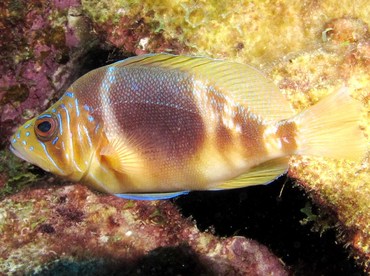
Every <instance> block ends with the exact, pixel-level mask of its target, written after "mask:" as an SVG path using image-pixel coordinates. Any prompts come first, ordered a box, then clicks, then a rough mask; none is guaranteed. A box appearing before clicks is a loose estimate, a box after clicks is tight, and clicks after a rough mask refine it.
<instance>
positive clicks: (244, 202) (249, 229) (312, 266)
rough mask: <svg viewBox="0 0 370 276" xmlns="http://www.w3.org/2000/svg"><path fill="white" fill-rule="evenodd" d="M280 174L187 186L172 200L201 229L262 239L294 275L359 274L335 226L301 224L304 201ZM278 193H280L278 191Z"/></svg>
mask: <svg viewBox="0 0 370 276" xmlns="http://www.w3.org/2000/svg"><path fill="white" fill-rule="evenodd" d="M286 180H287V179H286V177H281V178H280V179H278V180H277V181H275V182H273V183H271V184H269V185H266V186H254V187H248V188H243V189H237V190H229V191H217V192H193V193H190V194H189V195H187V196H183V197H180V198H178V199H177V200H175V203H176V204H177V205H178V206H179V207H180V208H181V210H182V211H181V212H182V213H183V214H184V216H192V217H193V218H194V219H195V220H196V223H197V226H198V227H199V228H200V229H201V230H203V231H204V230H207V229H211V231H214V233H215V234H216V235H219V236H234V235H239V236H245V237H247V238H251V239H254V240H256V241H258V242H260V243H261V244H264V245H266V246H267V247H268V248H269V249H270V250H271V251H272V252H273V253H275V254H276V255H277V256H278V257H279V258H281V259H282V260H283V262H284V263H285V264H286V265H287V266H288V267H290V268H291V270H292V271H293V273H294V275H362V272H361V269H360V268H358V267H356V265H355V262H354V260H353V259H352V258H349V257H348V251H347V250H345V249H344V248H343V245H341V244H337V243H336V239H335V232H334V230H333V229H330V230H328V231H326V232H324V233H323V234H322V236H321V237H320V234H319V233H316V232H312V231H311V227H312V224H308V225H302V224H301V223H300V220H302V219H304V218H306V217H307V216H306V215H305V214H304V213H303V212H302V211H301V209H302V208H304V207H305V205H306V203H307V202H308V201H309V199H308V198H307V196H306V195H305V194H304V192H303V191H302V190H301V189H299V188H298V187H294V185H293V183H292V181H291V180H288V181H287V183H286V184H285V187H284V188H283V191H282V193H281V189H282V187H283V185H284V182H285V181H286ZM280 193H281V197H280V196H279V195H280Z"/></svg>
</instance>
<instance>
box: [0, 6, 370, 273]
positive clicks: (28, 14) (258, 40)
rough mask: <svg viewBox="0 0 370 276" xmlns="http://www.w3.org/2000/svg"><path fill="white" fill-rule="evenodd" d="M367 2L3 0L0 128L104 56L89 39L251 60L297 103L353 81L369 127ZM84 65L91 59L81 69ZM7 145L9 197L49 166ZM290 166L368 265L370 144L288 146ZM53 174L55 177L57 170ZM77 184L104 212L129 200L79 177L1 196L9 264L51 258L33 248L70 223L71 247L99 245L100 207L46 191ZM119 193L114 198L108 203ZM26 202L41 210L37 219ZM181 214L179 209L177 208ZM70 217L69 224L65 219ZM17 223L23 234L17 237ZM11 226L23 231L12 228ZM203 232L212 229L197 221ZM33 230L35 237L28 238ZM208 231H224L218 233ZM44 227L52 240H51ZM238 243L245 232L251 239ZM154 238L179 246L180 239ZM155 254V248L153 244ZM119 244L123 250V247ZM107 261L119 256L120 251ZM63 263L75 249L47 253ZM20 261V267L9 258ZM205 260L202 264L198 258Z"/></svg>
mask: <svg viewBox="0 0 370 276" xmlns="http://www.w3.org/2000/svg"><path fill="white" fill-rule="evenodd" d="M369 12H370V5H369V4H368V2H367V1H365V0H358V1H349V0H345V1H342V2H341V4H340V5H338V3H337V2H336V1H333V0H324V1H293V2H292V1H286V0H279V1H252V2H251V1H231V2H230V1H229V2H227V3H226V2H223V1H219V2H217V1H191V0H188V1H180V0H179V1H155V0H145V1H136V0H133V1H123V0H115V1H108V0H107V1H105V0H103V1H85V0H82V1H81V2H80V1H77V0H71V1H58V0H54V1H43V0H31V1H23V0H4V1H2V2H1V3H0V60H1V63H0V76H1V77H0V133H1V134H2V137H8V136H9V135H10V134H11V133H12V131H13V130H14V128H15V127H16V126H17V125H19V124H20V123H22V122H24V121H25V120H26V119H28V118H30V117H33V116H34V115H35V114H37V113H39V112H40V111H43V110H44V109H45V108H46V107H47V106H49V105H50V103H51V102H52V101H54V100H55V99H57V98H58V96H59V95H60V94H61V93H62V92H63V91H64V89H65V88H66V87H67V86H68V85H69V84H70V83H72V82H73V80H75V79H76V78H77V77H78V75H80V74H82V73H84V72H85V71H86V70H87V69H88V68H89V67H93V65H91V63H94V62H95V60H98V59H100V58H101V57H99V56H97V55H89V54H88V53H89V52H91V50H92V49H96V48H98V49H108V51H110V53H111V57H110V58H109V59H111V61H114V58H115V54H116V53H117V52H119V53H118V56H120V57H122V56H129V55H133V54H141V53H147V52H161V51H165V52H172V53H185V54H194V55H207V56H211V57H219V58H226V59H230V60H237V61H240V62H245V63H250V64H253V65H255V66H258V67H260V68H261V70H263V71H264V72H265V73H266V74H267V75H268V76H269V77H271V79H273V80H274V82H275V83H276V84H277V85H278V86H279V87H280V88H281V91H282V93H284V94H285V95H286V96H287V98H288V99H289V100H290V102H291V103H292V106H293V107H294V109H295V110H296V111H297V112H298V111H300V110H302V109H304V108H306V107H308V106H310V105H312V104H314V103H316V102H317V101H318V100H319V99H320V98H322V97H324V96H325V95H327V94H329V93H330V92H332V91H334V90H336V89H338V88H340V87H341V86H343V85H346V86H348V87H349V89H350V92H351V95H352V96H353V97H354V98H356V99H358V100H359V101H361V102H362V103H363V106H364V110H363V111H362V112H363V118H364V119H363V123H362V126H361V127H362V128H363V130H364V135H367V137H369V135H370V127H369V114H370V112H369V108H370V106H369V99H370V97H369V91H370V90H369V86H370V79H369V74H368V72H369V69H370V68H369V66H370V39H369V24H370V19H369V17H368V14H369ZM110 49H116V50H110ZM98 53H99V52H98ZM104 62H106V60H104V61H102V62H101V63H99V62H98V64H100V65H103V64H104ZM86 64H88V66H87V65H86ZM82 65H84V68H83V69H82V71H81V66H82ZM333 143H335V141H333ZM6 145H7V139H6V138H3V139H1V140H0V149H1V153H0V155H1V156H0V160H1V163H0V184H1V185H0V186H1V188H2V192H1V196H2V197H4V196H6V195H8V194H9V193H13V192H14V191H18V190H19V189H20V188H21V187H23V186H25V185H27V184H29V183H31V184H32V185H34V184H35V182H36V181H35V180H36V178H37V179H39V178H40V177H42V176H41V175H40V174H39V173H38V172H37V171H34V170H33V169H31V168H32V167H30V166H28V165H24V164H19V163H17V162H16V161H14V158H9V155H8V153H6V151H5V150H3V149H4V148H5V146H6ZM17 171H19V174H17ZM289 175H290V176H291V177H293V178H295V179H297V180H298V181H297V183H298V184H299V185H301V187H303V189H304V190H305V191H306V192H307V193H308V195H309V196H310V197H311V198H312V199H313V201H314V203H315V204H316V205H317V206H319V207H320V210H322V211H325V212H327V213H329V214H331V216H332V218H333V219H335V221H336V223H335V224H336V227H337V236H338V239H339V240H340V241H341V242H343V243H344V244H345V245H347V246H349V248H350V249H351V252H352V255H353V256H354V257H355V258H357V259H358V263H359V264H361V265H362V266H363V269H364V270H365V271H367V272H368V273H370V238H369V236H370V228H369V225H370V206H369V202H370V201H369V198H370V186H369V183H370V178H369V175H370V173H369V157H368V155H367V157H365V158H364V160H363V161H362V162H361V163H351V162H348V161H334V160H328V159H323V158H314V157H307V156H301V157H293V158H292V159H291V168H290V171H289ZM49 182H57V181H56V180H54V179H52V180H50V181H49ZM14 183H17V187H16V188H12V187H13V186H14ZM76 191H81V193H82V194H84V195H86V194H89V195H90V198H93V199H94V200H95V201H98V202H99V204H98V206H100V211H101V214H102V216H103V218H105V217H104V214H105V215H106V214H107V213H108V211H107V210H113V209H114V210H118V209H117V208H118V207H117V206H118V205H114V204H122V202H121V201H118V199H113V198H112V197H108V196H102V197H101V198H99V197H98V196H96V195H95V194H90V193H89V192H88V191H86V190H85V189H83V188H82V187H79V186H77V187H76V190H75V188H72V187H66V188H61V189H57V188H55V187H54V186H53V187H52V188H47V187H46V186H45V187H43V188H38V189H36V190H30V191H29V192H27V193H25V192H22V193H20V194H19V195H14V196H12V197H7V198H5V199H4V200H3V201H2V202H1V205H2V206H3V207H2V213H1V215H0V218H1V220H0V221H1V225H3V226H7V227H5V228H1V230H2V239H8V240H4V241H3V242H2V245H1V246H2V247H3V248H2V251H1V256H2V258H3V259H4V264H8V265H10V264H11V262H12V261H15V262H16V258H17V254H18V253H19V254H21V253H22V254H23V253H25V252H29V253H30V256H32V257H31V258H30V261H29V263H26V262H25V263H19V262H18V263H16V264H17V265H20V266H22V265H23V266H25V265H28V264H29V265H30V266H32V265H36V263H34V262H33V261H35V262H37V265H38V264H40V263H41V260H47V261H52V260H53V259H55V258H54V256H52V254H53V253H52V251H48V252H46V253H45V255H42V254H41V255H39V256H38V257H37V256H36V253H35V252H36V251H37V252H44V251H43V250H42V249H43V248H49V247H47V246H51V244H52V242H54V243H55V247H56V249H55V250H62V249H60V248H59V249H58V246H60V247H61V246H62V245H61V243H60V240H58V238H57V235H55V233H58V235H59V234H60V231H61V229H64V230H66V233H64V232H63V233H64V234H65V235H67V236H68V235H69V236H68V237H70V238H73V234H76V232H73V231H77V230H76V229H78V231H80V232H81V233H87V234H88V236H86V237H85V238H83V237H82V235H77V237H79V240H77V239H76V240H75V243H72V244H71V250H77V248H79V247H78V244H77V241H79V242H83V243H88V242H90V241H91V242H93V244H89V245H91V246H92V248H97V247H96V246H97V245H100V243H101V241H97V240H96V237H94V236H91V235H93V233H94V231H95V232H96V233H102V232H101V229H100V228H99V227H100V226H99V223H98V222H97V221H98V218H96V221H93V220H92V217H90V216H89V215H86V214H91V215H92V212H87V211H86V210H84V211H81V210H80V209H78V207H81V208H82V207H83V205H84V204H87V202H86V200H88V199H87V198H85V199H84V198H83V196H82V198H81V199H80V200H81V205H78V203H77V202H74V203H73V204H76V205H73V207H74V208H75V209H73V210H76V208H77V210H79V211H80V213H78V212H72V213H71V212H69V210H67V209H63V208H62V209H60V208H61V207H60V206H59V205H63V204H62V203H57V202H52V201H50V199H54V200H58V195H60V194H65V196H66V199H69V198H73V199H74V200H77V197H76V196H75V192H76ZM33 197H34V198H33ZM26 199H27V200H26ZM36 199H37V200H36ZM108 199H109V200H108ZM108 201H109V202H108ZM52 204H54V205H52ZM58 204H59V205H58ZM68 204H69V203H68ZM112 204H113V205H114V206H116V207H112V206H113V205H112ZM129 204H134V205H135V208H137V209H138V210H141V212H145V210H146V209H148V208H149V209H150V210H152V209H151V208H155V207H153V206H162V205H161V204H164V205H166V206H167V205H168V206H172V205H170V204H169V203H129ZM158 204H159V205H158ZM57 205H58V206H57ZM87 205H88V204H87ZM46 206H48V208H56V209H54V212H52V211H50V210H46ZM68 206H69V205H68ZM84 206H85V205H84ZM89 206H90V205H89ZM58 208H59V209H58ZM89 208H94V206H92V205H91V206H90V207H89ZM166 208H167V207H166ZM168 208H173V206H172V207H168ZM58 210H59V211H58ZM114 210H113V211H114ZM25 212H29V213H28V214H33V216H34V217H32V218H31V219H30V218H29V217H28V215H27V214H26V213H25ZM37 212H39V213H37ZM96 212H97V213H96V217H100V212H98V210H96ZM114 212H116V211H114ZM117 212H118V211H117ZM173 212H175V211H173ZM176 212H177V211H176ZM2 214H4V216H3V215H2ZM76 214H77V215H76ZM78 214H80V216H78ZM98 214H99V215H98ZM176 214H177V213H176ZM5 215H6V216H8V217H5ZM131 215H132V214H131ZM13 217H14V218H19V221H18V220H16V222H17V223H19V224H17V225H18V226H22V228H19V229H18V228H15V229H18V230H11V228H10V225H11V224H9V219H12V218H13ZM88 218H89V220H88ZM103 218H102V220H103ZM177 218H178V219H179V220H181V218H180V216H178V217H177ZM38 219H40V221H39V220H38ZM105 219H106V218H105ZM120 219H122V218H121V217H120ZM22 220H23V222H21V221H22ZM30 221H32V222H30ZM172 221H174V220H172ZM22 223H23V224H22ZM90 223H91V225H90ZM187 223H190V222H187ZM66 224H68V225H69V226H68V227H66ZM15 226H16V225H15ZM1 227H2V226H1ZM89 227H95V229H94V231H92V232H88V231H87V229H89V230H91V228H89ZM117 227H118V228H120V227H122V225H121V226H117ZM189 227H190V228H191V227H193V226H190V224H188V229H190V228H189ZM103 228H104V227H103ZM71 229H72V230H71ZM104 229H105V228H104ZM191 229H195V228H191ZM117 231H118V230H117ZM48 232H50V233H48ZM22 233H24V235H25V236H24V237H23V236H21V235H22ZM53 233H54V234H53ZM109 233H113V232H109ZM125 233H126V232H125ZM13 234H15V235H14V236H16V237H17V238H14V239H12V238H11V235H13ZM77 234H78V233H77ZM18 235H19V236H18ZM198 235H200V236H202V235H205V236H204V237H206V236H207V235H206V234H200V233H199V232H198ZM31 236H32V239H36V240H37V241H38V242H39V243H35V244H33V243H32V242H30V240H29V239H30V237H31ZM67 236H66V237H67ZM77 237H76V238H77ZM107 237H108V241H107V243H110V242H111V241H110V236H107ZM183 237H184V236H183ZM207 237H209V238H210V239H214V240H215V241H216V240H217V239H216V238H214V237H213V236H207ZM46 238H48V240H47V241H48V242H46V241H45V240H46ZM90 238H91V239H90ZM237 239H238V238H234V240H237ZM103 240H104V239H103ZM230 240H231V241H232V240H233V238H230ZM227 241H228V240H222V241H221V240H217V243H218V244H222V246H223V247H222V248H226V247H227V246H226V243H227ZM6 242H9V244H10V245H12V246H17V245H25V246H24V247H22V250H24V251H22V252H21V251H19V250H18V251H17V250H15V251H14V252H11V248H13V247H12V246H10V245H9V244H7V243H6ZM43 242H45V243H43ZM118 242H119V241H118ZM137 242H140V240H139V239H138V241H137ZM239 242H241V243H244V242H247V243H249V242H248V241H246V240H244V239H243V240H239ZM5 244H7V245H9V248H8V249H6V248H4V246H5ZM76 244H77V245H76ZM103 244H104V243H103ZM154 244H155V246H177V245H179V242H175V241H174V242H166V243H164V244H157V243H154ZM94 246H95V247H94ZM143 246H144V247H142V248H141V250H142V252H140V254H137V255H136V257H138V256H139V255H140V256H143V254H144V253H147V252H148V251H150V250H153V249H155V246H154V245H153V246H152V247H150V248H149V247H145V246H147V245H145V244H143ZM108 247H109V246H108ZM108 247H105V248H108ZM109 248H113V247H109ZM136 248H139V247H136ZM143 248H145V250H144V249H143ZM190 248H191V250H193V251H194V252H195V253H194V252H193V251H191V250H190V251H191V252H190V253H189V249H186V248H185V249H184V248H182V249H181V250H182V251H181V252H182V253H181V254H182V255H185V256H186V258H190V257H191V258H192V256H194V255H193V253H194V254H195V255H198V254H200V252H199V250H197V249H195V248H196V247H195V246H193V245H190ZM78 250H81V248H79V249H78ZM78 250H77V251H74V252H72V251H70V253H71V255H73V254H74V253H75V252H78V253H81V254H80V255H79V256H83V253H85V254H86V252H81V251H78ZM109 250H110V249H109ZM109 250H108V249H106V251H104V252H105V253H107V252H108V253H107V254H108V255H109V254H110V255H109V256H116V255H115V254H113V253H116V252H117V253H119V254H123V253H120V252H121V251H120V250H118V249H116V250H112V251H109ZM122 250H123V249H122ZM144 251H145V252H144ZM55 252H58V253H61V252H62V251H55ZM93 252H95V254H97V255H94V256H92V257H95V258H97V260H98V261H97V263H94V264H93V265H95V266H96V267H97V268H96V269H100V268H99V264H100V263H99V262H100V261H101V260H102V259H104V257H103V255H104V254H105V253H104V252H103V253H104V254H103V253H101V255H99V254H98V253H97V252H98V251H93ZM166 252H168V251H166ZM72 253H73V254H72ZM152 253H153V254H154V255H155V254H156V251H152ZM119 254H118V255H117V256H123V255H119ZM153 254H152V255H153ZM164 254H167V253H164ZM5 256H8V257H5ZM104 256H107V255H104ZM189 256H190V257H189ZM143 258H144V257H143ZM229 259H230V258H229ZM106 260H109V258H105V259H104V261H103V262H105V261H106ZM112 260H113V261H114V258H113V257H112ZM39 261H40V262H39ZM85 261H86V260H85ZM68 262H70V263H73V262H74V260H68V259H66V260H62V261H61V262H59V263H58V262H57V261H56V262H52V263H50V266H53V267H57V266H58V267H61V266H63V265H65V264H67V263H68ZM86 262H87V263H86V267H89V265H91V263H89V261H86ZM138 262H139V261H138ZM16 268H17V266H15V267H13V269H16ZM7 269H8V268H7ZM22 269H25V268H24V267H23V268H22ZM199 269H200V271H203V270H202V267H199Z"/></svg>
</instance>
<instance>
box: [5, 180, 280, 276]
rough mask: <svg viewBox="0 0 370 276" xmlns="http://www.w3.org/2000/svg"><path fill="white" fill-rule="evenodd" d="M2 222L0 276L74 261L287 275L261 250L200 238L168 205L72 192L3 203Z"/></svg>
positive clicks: (41, 192) (239, 240)
mask: <svg viewBox="0 0 370 276" xmlns="http://www.w3.org/2000/svg"><path fill="white" fill-rule="evenodd" d="M0 218H1V220H0V231H1V236H0V240H1V242H0V271H1V272H3V273H6V274H8V273H14V272H17V273H18V274H19V273H36V272H37V271H40V270H42V269H43V267H45V266H49V269H50V267H55V266H56V265H57V264H59V265H60V264H61V263H63V262H64V263H68V262H71V263H73V261H71V260H73V259H74V260H76V259H77V260H79V263H80V265H81V264H82V265H86V264H84V263H86V262H87V263H88V264H89V265H90V266H91V265H92V264H91V260H97V261H96V262H97V263H94V264H95V266H96V268H95V269H99V270H100V271H104V273H107V272H109V271H119V270H122V271H123V270H129V271H130V270H131V271H135V270H137V269H141V270H142V272H143V273H144V274H140V273H139V274H138V275H148V274H146V273H145V270H147V269H152V270H156V272H157V273H156V274H155V275H173V273H170V271H171V270H172V271H173V270H176V269H182V270H183V271H182V272H181V273H182V274H181V275H201V274H203V275H269V274H272V273H273V274H274V275H287V272H286V271H285V269H284V267H283V264H282V263H281V262H280V261H279V259H278V258H277V257H275V256H274V255H272V254H271V253H270V252H269V251H268V249H267V248H266V247H264V246H262V245H259V244H258V243H256V242H254V241H252V240H247V239H245V238H243V237H231V238H216V237H215V236H213V235H212V234H210V233H201V232H199V230H198V229H197V228H196V226H195V225H194V224H193V222H192V221H191V220H190V219H184V218H183V217H182V216H181V214H180V213H179V212H178V210H177V209H176V208H175V207H174V205H173V204H172V203H170V202H169V201H151V202H143V201H130V200H122V199H119V198H117V197H114V196H108V195H101V194H100V195H96V194H94V193H93V192H91V191H90V190H88V189H87V188H86V187H84V186H81V185H77V184H76V185H73V186H64V187H61V188H60V187H50V188H39V189H32V190H29V191H22V192H20V193H18V194H16V195H14V196H11V197H8V198H6V199H5V200H3V201H2V202H0ZM145 254H148V255H146V256H145ZM56 260H59V261H58V262H56ZM89 261H90V262H89ZM164 261H165V262H167V263H163V262H164ZM150 262H152V263H157V264H156V265H154V266H151V265H148V264H150ZM158 262H159V263H161V262H162V264H163V266H161V265H158ZM144 264H147V265H144ZM134 268H135V269H134ZM166 271H167V272H166ZM152 272H155V271H152ZM124 275H134V274H130V273H128V274H124ZM151 275H152V274H151Z"/></svg>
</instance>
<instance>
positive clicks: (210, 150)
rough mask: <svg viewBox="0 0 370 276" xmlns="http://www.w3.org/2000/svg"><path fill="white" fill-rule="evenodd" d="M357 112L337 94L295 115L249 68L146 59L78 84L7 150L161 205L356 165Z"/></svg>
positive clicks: (360, 142)
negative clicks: (309, 169)
mask: <svg viewBox="0 0 370 276" xmlns="http://www.w3.org/2000/svg"><path fill="white" fill-rule="evenodd" d="M359 108H360V104H359V103H358V102H356V101H355V100H353V99H352V98H351V97H350V96H349V93H348V89H347V88H345V87H344V88H342V89H339V90H338V91H336V92H334V93H332V94H331V95H329V96H328V97H326V98H324V99H323V100H322V101H320V102H319V103H318V104H316V105H315V106H313V107H311V108H309V109H307V110H305V111H303V112H302V113H300V114H297V115H295V114H294V112H293V111H292V109H291V107H290V105H289V103H288V102H287V100H286V99H285V98H284V97H283V95H282V94H281V93H280V92H279V90H278V89H277V87H276V86H275V85H274V84H273V83H272V82H271V81H269V80H267V79H266V78H265V77H264V76H263V75H262V74H261V73H260V72H259V71H258V70H256V69H254V68H252V67H250V66H248V65H244V64H239V63H233V62H227V61H221V60H214V59H208V58H201V57H186V56H173V55H167V54H158V55H143V56H138V57H132V58H129V59H126V60H123V61H119V62H116V63H114V64H112V65H108V66H105V67H101V68H98V69H96V70H93V71H91V72H89V73H87V74H86V75H84V76H82V77H81V78H80V79H78V80H77V81H76V82H74V83H73V84H72V85H71V87H69V88H68V90H67V92H66V93H65V94H64V95H63V96H62V97H61V99H59V101H57V102H56V103H55V104H54V105H53V106H52V107H50V108H49V109H48V110H46V111H45V112H44V113H43V114H41V115H40V116H38V117H36V118H34V119H31V120H30V121H29V122H27V123H26V124H25V125H24V126H21V127H20V128H19V130H18V131H17V132H16V133H15V135H14V136H13V137H12V138H11V150H12V151H13V152H14V153H15V154H16V155H17V156H19V157H21V158H23V159H25V160H27V161H29V162H31V163H34V164H36V165H38V166H40V167H42V168H44V169H45V170H48V171H51V172H53V173H55V174H58V175H62V176H64V177H66V178H68V179H71V180H73V181H80V182H83V183H85V184H86V185H88V186H90V187H92V188H94V189H97V190H99V191H103V192H108V193H113V194H117V195H118V196H120V197H125V198H131V199H160V198H163V199H164V198H170V197H173V196H177V195H179V194H182V193H184V192H185V191H189V190H219V189H232V188H240V187H245V186H250V185H257V184H264V183H268V182H271V181H272V180H274V179H275V178H277V177H279V176H280V175H281V174H283V173H284V172H285V171H286V170H287V168H288V160H289V157H290V156H291V155H294V154H312V155H319V156H328V157H331V158H348V159H353V160H360V159H361V158H362V156H363V155H364V152H365V149H366V141H365V139H364V137H363V134H362V132H361V130H360V128H359V126H358V125H359V120H360V118H359V117H360V115H359V114H360V113H359V112H358V110H359ZM41 124H42V126H41ZM331 141H335V144H334V143H331Z"/></svg>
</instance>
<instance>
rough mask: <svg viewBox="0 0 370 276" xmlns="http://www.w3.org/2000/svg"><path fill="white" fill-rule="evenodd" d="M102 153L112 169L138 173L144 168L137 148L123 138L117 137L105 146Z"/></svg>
mask: <svg viewBox="0 0 370 276" xmlns="http://www.w3.org/2000/svg"><path fill="white" fill-rule="evenodd" d="M100 155H102V156H103V157H104V158H105V160H106V161H107V163H108V164H109V165H110V167H111V168H112V169H114V170H115V171H117V172H120V173H126V174H127V173H137V172H139V171H140V169H141V168H142V161H141V159H140V157H139V155H138V153H137V152H136V151H135V149H134V148H133V147H132V146H131V145H130V144H129V143H127V142H125V141H124V140H123V139H122V138H120V137H116V138H113V139H111V140H110V141H109V143H108V144H107V145H106V146H104V147H103V148H102V149H101V151H100Z"/></svg>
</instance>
